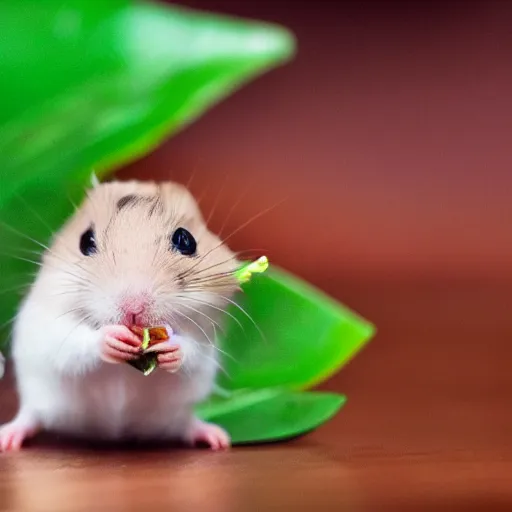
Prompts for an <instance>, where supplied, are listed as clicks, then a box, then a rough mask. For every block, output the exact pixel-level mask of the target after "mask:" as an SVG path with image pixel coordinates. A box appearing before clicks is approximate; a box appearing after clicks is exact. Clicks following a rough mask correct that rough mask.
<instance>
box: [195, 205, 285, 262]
mask: <svg viewBox="0 0 512 512" xmlns="http://www.w3.org/2000/svg"><path fill="white" fill-rule="evenodd" d="M285 201H286V199H282V200H281V201H279V202H278V203H276V204H274V205H273V206H270V207H268V208H266V209H265V210H262V211H261V212H259V213H257V214H256V215H254V216H253V217H251V218H250V219H249V220H248V221H246V222H244V223H243V224H242V225H241V226H239V227H238V228H237V229H235V230H234V231H232V232H231V233H230V234H229V235H228V236H227V237H226V238H225V239H224V240H223V241H221V242H220V243H219V244H218V245H216V246H215V247H213V248H212V249H210V250H209V251H206V253H205V254H204V255H203V256H202V258H200V259H199V261H198V262H197V263H196V264H195V265H192V267H191V268H190V269H189V272H190V271H191V270H192V269H194V268H195V267H197V265H199V264H200V263H201V262H202V261H203V260H204V258H206V256H208V255H209V254H211V253H212V252H213V251H215V250H217V249H218V248H219V247H222V246H223V245H224V244H225V243H226V242H227V241H228V240H229V239H230V238H231V237H232V236H234V235H236V234H237V233H238V232H240V231H241V230H242V229H244V228H246V227H247V226H248V225H249V224H251V223H252V222H254V221H255V220H257V219H259V218H260V217H262V216H263V215H265V214H266V213H268V212H270V211H272V210H273V209H275V208H277V207H278V206H279V205H281V204H282V203H284V202H285Z"/></svg>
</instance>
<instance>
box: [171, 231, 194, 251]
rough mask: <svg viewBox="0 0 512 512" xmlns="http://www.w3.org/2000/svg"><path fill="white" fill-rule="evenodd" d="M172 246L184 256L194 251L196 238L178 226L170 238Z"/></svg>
mask: <svg viewBox="0 0 512 512" xmlns="http://www.w3.org/2000/svg"><path fill="white" fill-rule="evenodd" d="M171 242H172V248H173V249H174V250H176V251H178V252H180V253H181V254H183V255H184V256H192V255H193V254H195V253H196V249H197V243H196V239H195V238H194V237H193V236H192V235H191V234H190V233H189V232H188V231H187V230H186V229H185V228H178V229H177V230H176V231H175V232H174V233H173V235H172V238H171Z"/></svg>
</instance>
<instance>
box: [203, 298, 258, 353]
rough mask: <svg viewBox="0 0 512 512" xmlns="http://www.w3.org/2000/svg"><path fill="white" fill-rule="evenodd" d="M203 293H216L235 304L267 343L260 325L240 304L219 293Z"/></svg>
mask: <svg viewBox="0 0 512 512" xmlns="http://www.w3.org/2000/svg"><path fill="white" fill-rule="evenodd" d="M205 293H210V294H212V295H216V296H218V297H220V298H221V299H224V300H225V301H226V302H229V303H230V304H232V305H233V306H235V307H236V308H237V309H239V310H240V311H241V312H242V313H243V314H244V315H245V316H246V317H247V318H248V319H249V321H250V322H251V323H252V324H253V325H254V327H255V328H256V330H257V331H258V333H259V335H260V336H261V339H262V340H263V342H264V343H268V341H267V338H266V336H265V335H264V334H263V331H262V330H261V329H260V327H259V326H258V324H257V323H256V322H255V321H254V319H253V318H252V316H251V315H250V314H249V313H247V311H246V310H245V309H244V308H243V307H242V306H240V304H238V303H237V302H235V301H234V300H232V299H230V298H229V297H226V296H224V295H220V294H215V293H213V292H205Z"/></svg>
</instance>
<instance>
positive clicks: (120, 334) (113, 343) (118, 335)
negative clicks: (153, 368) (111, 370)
mask: <svg viewBox="0 0 512 512" xmlns="http://www.w3.org/2000/svg"><path fill="white" fill-rule="evenodd" d="M141 345H142V342H141V340H140V339H139V338H138V337H137V336H136V335H135V334H134V333H133V332H132V331H130V329H128V327H126V326H124V325H107V326H106V327H103V329H102V340H101V358H102V359H103V361H105V362H107V363H124V362H126V361H133V360H135V359H137V358H138V357H140V355H141V353H142V351H141Z"/></svg>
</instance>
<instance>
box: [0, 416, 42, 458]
mask: <svg viewBox="0 0 512 512" xmlns="http://www.w3.org/2000/svg"><path fill="white" fill-rule="evenodd" d="M38 431H39V425H38V424H37V423H36V422H34V421H21V420H13V421H11V422H10V423H6V424H5V425H3V426H2V427H0V452H17V451H19V450H20V449H21V446H22V445H23V443H24V441H26V440H27V439H29V438H31V437H34V436H35V435H36V434H37V432H38Z"/></svg>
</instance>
